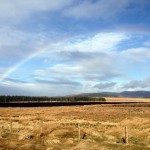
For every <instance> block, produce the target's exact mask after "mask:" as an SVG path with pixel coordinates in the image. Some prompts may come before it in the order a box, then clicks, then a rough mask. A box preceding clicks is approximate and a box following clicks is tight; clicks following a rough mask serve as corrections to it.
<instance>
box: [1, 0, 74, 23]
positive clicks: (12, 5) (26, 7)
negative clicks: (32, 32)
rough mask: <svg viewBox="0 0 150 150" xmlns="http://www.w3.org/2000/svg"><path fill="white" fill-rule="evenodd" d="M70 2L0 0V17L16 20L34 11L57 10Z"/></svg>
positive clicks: (68, 0)
mask: <svg viewBox="0 0 150 150" xmlns="http://www.w3.org/2000/svg"><path fill="white" fill-rule="evenodd" d="M71 2H72V0H55V1H52V0H23V1H20V0H13V1H12V0H1V1H0V19H1V20H3V21H13V22H18V21H20V20H24V19H25V18H27V17H29V16H31V15H33V14H35V13H36V12H44V11H55V10H59V9H61V8H63V7H65V6H67V5H68V4H70V3H71Z"/></svg>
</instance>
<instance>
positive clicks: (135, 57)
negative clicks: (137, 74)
mask: <svg viewBox="0 0 150 150" xmlns="http://www.w3.org/2000/svg"><path fill="white" fill-rule="evenodd" d="M122 55H123V56H125V57H126V58H128V59H130V60H131V61H135V62H145V61H149V59H150V49H149V48H145V47H141V48H140V47H139V48H131V49H127V50H125V51H123V52H122Z"/></svg>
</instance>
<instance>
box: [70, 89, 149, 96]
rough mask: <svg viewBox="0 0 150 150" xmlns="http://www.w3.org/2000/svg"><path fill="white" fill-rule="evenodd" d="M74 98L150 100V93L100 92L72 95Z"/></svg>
mask: <svg viewBox="0 0 150 150" xmlns="http://www.w3.org/2000/svg"><path fill="white" fill-rule="evenodd" d="M70 96H73V97H131V98H150V91H123V92H118V93H117V92H100V93H81V94H76V95H70Z"/></svg>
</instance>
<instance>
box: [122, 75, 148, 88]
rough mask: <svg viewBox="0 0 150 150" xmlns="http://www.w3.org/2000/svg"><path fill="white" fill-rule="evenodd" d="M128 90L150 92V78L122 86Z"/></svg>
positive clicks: (132, 81)
mask: <svg viewBox="0 0 150 150" xmlns="http://www.w3.org/2000/svg"><path fill="white" fill-rule="evenodd" d="M122 88H123V89H126V90H150V78H147V79H143V80H131V81H130V82H128V83H125V84H124V85H123V86H122Z"/></svg>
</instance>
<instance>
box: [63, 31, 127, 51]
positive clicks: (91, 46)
mask: <svg viewBox="0 0 150 150" xmlns="http://www.w3.org/2000/svg"><path fill="white" fill-rule="evenodd" d="M128 38H129V37H128V36H127V35H126V34H123V33H99V34H96V35H94V36H92V37H86V38H85V39H83V40H82V38H81V39H80V38H79V40H75V41H74V42H72V41H71V42H70V43H68V45H66V46H64V50H65V51H79V52H105V53H107V52H110V51H112V50H115V49H116V47H117V45H118V44H119V43H120V42H122V41H124V40H127V39H128Z"/></svg>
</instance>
